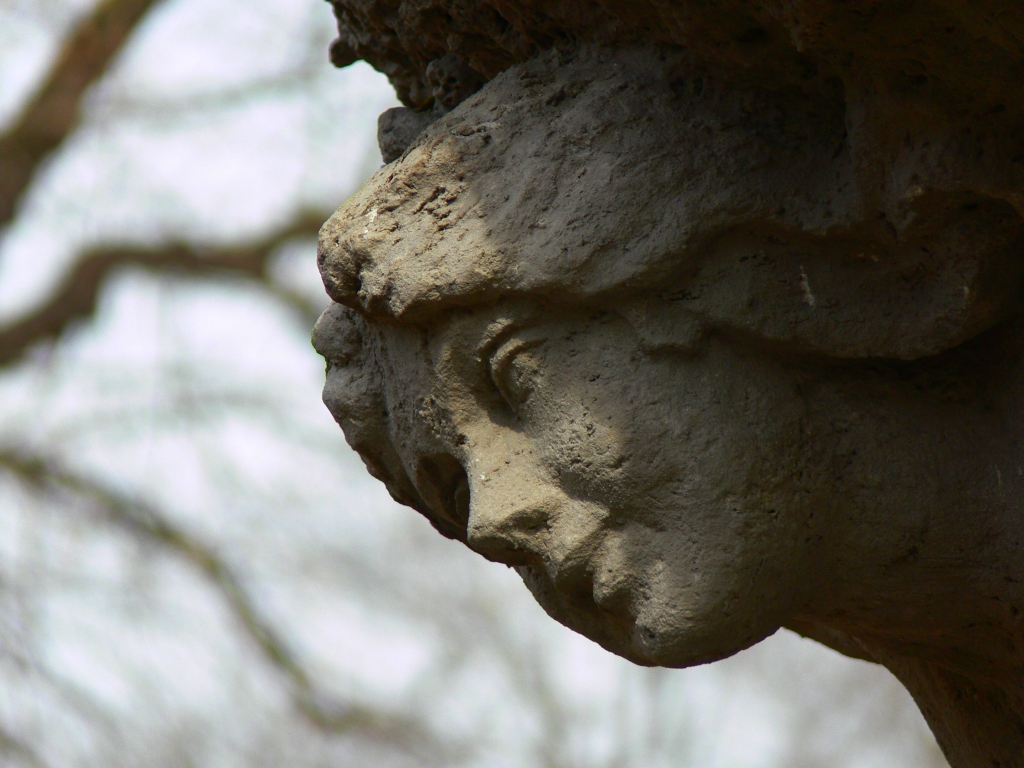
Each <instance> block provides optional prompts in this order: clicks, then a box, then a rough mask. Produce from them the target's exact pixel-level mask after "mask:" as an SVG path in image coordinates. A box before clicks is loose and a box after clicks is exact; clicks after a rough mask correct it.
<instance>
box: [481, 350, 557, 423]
mask: <svg viewBox="0 0 1024 768" xmlns="http://www.w3.org/2000/svg"><path fill="white" fill-rule="evenodd" d="M545 341H546V339H544V338H536V339H524V338H521V337H515V338H513V339H510V340H509V341H506V342H505V343H504V344H502V345H501V346H500V347H498V349H497V350H496V351H495V352H494V354H493V355H492V356H491V359H490V365H489V368H490V374H491V381H493V382H494V386H495V388H496V389H497V390H498V392H499V393H500V394H501V396H502V398H503V399H504V400H505V402H506V403H507V404H508V406H509V408H511V409H512V411H513V413H516V414H517V415H519V409H520V407H521V406H522V405H523V404H524V403H526V401H527V400H528V399H529V397H530V394H531V393H532V392H533V384H534V381H535V379H536V376H537V373H538V368H539V366H538V361H537V358H536V356H535V355H533V354H530V352H531V350H535V349H536V348H537V347H540V346H541V345H543V344H544V342H545Z"/></svg>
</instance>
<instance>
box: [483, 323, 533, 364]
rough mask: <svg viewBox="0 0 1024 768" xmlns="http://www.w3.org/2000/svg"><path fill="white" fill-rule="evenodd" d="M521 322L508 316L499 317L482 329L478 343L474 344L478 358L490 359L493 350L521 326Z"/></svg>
mask: <svg viewBox="0 0 1024 768" xmlns="http://www.w3.org/2000/svg"><path fill="white" fill-rule="evenodd" d="M521 327H522V326H521V323H518V322H516V321H515V320H513V319H512V318H509V317H499V318H497V319H496V320H494V322H492V323H491V324H490V325H488V326H487V330H485V331H484V333H483V336H482V337H481V339H480V343H479V344H477V345H476V354H477V357H478V358H479V359H480V360H490V359H491V356H492V355H493V354H494V353H495V351H496V350H497V349H498V348H499V347H500V346H501V345H502V344H504V343H505V342H506V341H507V340H508V337H509V336H511V335H512V334H513V333H515V332H516V331H518V330H519V329H520V328H521Z"/></svg>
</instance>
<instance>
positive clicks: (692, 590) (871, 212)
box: [314, 47, 1024, 699]
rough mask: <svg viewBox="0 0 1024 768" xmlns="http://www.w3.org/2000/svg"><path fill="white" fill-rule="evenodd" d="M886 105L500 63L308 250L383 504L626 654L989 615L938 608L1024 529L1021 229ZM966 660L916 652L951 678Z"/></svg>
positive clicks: (995, 616) (321, 337) (710, 80)
mask: <svg viewBox="0 0 1024 768" xmlns="http://www.w3.org/2000/svg"><path fill="white" fill-rule="evenodd" d="M876 106H877V105H876ZM879 110H881V107H879V108H878V109H868V108H867V107H865V108H864V109H862V110H860V112H859V113H858V114H851V110H850V105H849V100H848V99H847V97H846V95H845V94H843V93H842V92H841V86H840V85H837V84H835V83H829V82H824V83H819V84H817V85H816V86H815V87H814V88H800V87H780V88H779V89H778V90H774V91H772V90H767V89H763V88H761V89H758V90H756V91H748V90H744V89H743V88H742V87H738V86H735V85H730V84H727V83H724V82H721V81H720V80H718V79H716V77H715V76H714V74H713V73H710V72H708V71H704V70H702V69H701V68H700V67H698V66H696V65H695V64H693V63H692V62H690V61H689V60H688V59H687V57H686V55H685V54H684V53H681V52H679V51H670V50H667V49H666V50H661V49H657V48H653V47H647V48H644V49H629V50H624V51H618V52H609V51H607V50H601V49H591V48H586V47H583V48H576V49H572V50H554V51H550V52H548V53H545V54H542V55H540V56H538V57H537V58H535V59H533V60H531V61H529V62H527V63H526V64H522V65H517V66H514V67H512V68H510V69H508V70H507V71H505V72H504V73H503V74H501V75H499V76H498V77H497V78H495V79H494V80H492V81H491V82H490V83H489V84H488V85H486V86H485V87H484V88H483V89H482V90H481V91H479V92H478V93H476V94H475V95H474V96H472V97H470V98H469V99H467V100H466V101H464V102H462V104H461V105H459V106H458V107H457V108H456V109H454V111H452V112H450V113H449V114H447V115H445V116H444V117H442V118H440V119H439V120H437V121H436V122H435V123H433V124H432V125H431V126H430V127H429V128H428V129H427V130H426V131H425V132H424V133H423V134H421V135H420V136H419V137H418V139H417V140H416V141H415V142H414V143H413V145H412V146H411V147H409V148H408V149H407V150H406V151H405V152H404V154H403V155H402V156H401V157H399V159H398V160H396V161H395V162H394V163H391V164H389V165H387V166H385V167H384V168H383V169H382V170H380V171H379V172H378V173H377V174H376V175H375V176H374V177H373V178H372V179H371V180H370V181H369V182H368V183H367V185H366V186H365V187H364V188H363V189H362V190H361V191H360V192H359V193H358V194H357V195H355V196H354V197H353V198H352V199H350V200H349V201H348V202H347V203H346V204H345V205H344V206H342V208H341V209H340V210H339V211H338V212H337V213H336V214H335V215H334V216H333V217H332V218H331V219H330V220H329V221H328V222H327V223H326V224H325V225H324V227H323V229H322V230H321V234H320V267H321V272H322V274H323V278H324V283H325V285H326V287H327V290H328V292H329V294H330V295H331V298H332V299H333V300H334V301H335V302H336V303H335V304H334V305H333V306H332V307H331V308H330V309H328V310H327V312H326V313H325V314H324V316H323V317H322V318H321V320H320V322H319V323H318V325H317V328H316V331H315V332H314V343H315V345H316V347H317V349H318V350H319V351H320V352H321V354H323V356H324V357H325V358H326V359H327V361H328V374H327V384H326V387H325V390H324V400H325V402H326V403H327V405H328V407H329V408H330V409H331V412H332V413H333V414H334V416H335V418H336V419H337V420H338V422H339V423H340V424H341V425H342V427H343V428H344V430H345V434H346V437H347V439H348V441H349V442H350V444H351V445H352V446H353V447H354V448H355V449H356V450H357V451H358V452H359V453H360V455H361V456H362V457H363V460H364V461H365V462H366V465H367V467H368V468H369V470H370V472H371V473H372V474H373V475H374V476H376V477H378V478H379V479H381V480H382V481H383V482H384V483H386V485H387V487H388V489H389V490H390V492H391V494H392V495H393V496H394V498H395V499H397V500H398V501H400V502H402V503H404V504H408V505H409V506H412V507H414V508H416V509H417V510H419V511H420V512H421V513H423V514H424V515H426V516H427V517H428V518H429V519H430V521H431V522H432V523H433V524H434V526H435V527H436V528H437V529H438V530H439V531H440V532H441V533H443V534H445V535H446V536H449V537H452V538H456V539H459V540H461V541H463V542H465V543H466V544H468V546H469V547H471V548H472V549H474V550H475V551H477V552H479V553H480V554H482V555H484V556H485V557H487V558H489V559H492V560H496V561H499V562H503V563H507V564H509V565H511V566H513V567H515V568H516V569H517V570H518V571H519V573H520V574H521V575H522V577H523V579H524V581H525V582H526V584H527V586H528V587H529V588H530V590H531V591H532V592H533V594H534V595H535V596H536V598H537V600H538V601H539V602H540V603H541V605H542V606H544V608H545V609H546V610H547V611H548V613H550V614H551V615H552V616H553V617H554V618H556V619H557V620H559V621H561V622H563V623H565V624H567V625H568V626H570V627H572V628H573V629H576V630H577V631H579V632H581V633H583V634H585V635H587V636H588V637H590V638H592V639H594V640H595V641H597V642H598V643H600V644H602V645H603V646H604V647H606V648H608V649H609V650H611V651H613V652H615V653H618V654H620V655H623V656H625V657H627V658H629V659H632V660H634V661H636V662H638V663H642V664H658V665H668V666H683V665H690V664H696V663H702V662H707V661H711V660H714V659H718V658H721V657H724V656H727V655H729V654H732V653H735V652H736V651H738V650H740V649H742V648H745V647H747V646H749V645H751V644H753V643H755V642H757V641H759V640H761V639H762V638H764V637H766V636H767V635H769V634H771V633H773V632H775V631H776V630H777V629H778V628H779V627H780V626H783V625H785V626H790V627H793V628H797V629H799V630H800V631H803V632H805V633H806V634H809V635H811V636H814V637H817V638H819V639H822V640H823V641H825V642H827V643H829V644H830V645H832V646H833V647H837V648H840V649H841V650H843V651H844V652H847V653H851V654H852V655H857V656H861V657H868V658H874V659H877V660H880V661H885V662H886V663H889V665H890V667H891V668H894V669H895V668H897V667H899V663H897V662H896V661H893V659H894V658H896V657H899V658H903V657H902V656H901V654H902V653H903V650H905V648H904V646H905V645H906V643H911V644H913V643H914V642H923V641H919V640H915V639H914V637H913V635H914V633H915V632H917V631H918V629H919V630H920V631H921V632H928V631H931V630H932V629H933V628H934V627H935V626H939V625H941V626H946V624H948V623H949V622H950V621H952V622H953V623H956V622H961V623H966V622H968V621H969V620H976V618H977V617H975V619H969V618H968V617H969V616H974V614H975V612H976V611H975V607H971V608H967V607H964V606H956V607H950V606H949V605H948V604H947V605H946V606H945V607H946V610H947V611H948V615H947V616H945V617H943V618H942V619H939V618H938V615H937V614H936V601H946V600H948V599H950V596H951V595H954V594H955V593H956V589H953V590H952V591H950V587H949V583H948V582H949V580H950V579H951V578H954V574H953V572H951V571H942V568H943V567H947V568H948V567H950V565H951V563H952V560H950V558H954V559H955V557H956V552H957V551H959V552H961V553H963V552H965V551H968V550H971V551H974V550H973V549H972V548H975V547H977V546H982V544H980V543H979V542H982V541H984V540H985V535H986V534H985V531H984V530H982V529H985V530H988V532H989V533H990V534H993V532H994V531H996V530H997V529H998V530H999V531H1000V532H1001V533H1000V535H1003V534H1005V533H1006V532H1007V531H1011V533H1019V532H1020V523H1019V521H1018V522H1017V523H1016V526H1017V527H1016V529H1014V524H1013V523H1007V522H1006V520H1005V519H1004V518H1003V517H1000V515H1002V514H1003V512H998V513H997V512H996V511H994V510H1004V511H1005V510H1006V509H1013V510H1016V508H1017V502H1016V498H1017V496H1016V494H1018V493H1019V491H1020V490H1021V482H1020V474H1021V470H1020V468H1019V463H1020V462H1019V455H1018V454H1019V449H1018V448H1017V447H1015V446H1016V445H1017V444H1016V443H1014V442H1013V439H1012V437H1009V436H1008V434H1009V433H1008V432H1007V428H1006V425H1007V421H1006V415H1007V414H1008V413H1010V412H1011V411H1012V412H1013V413H1014V414H1019V408H1017V406H1016V405H1015V403H1016V402H1017V401H1018V400H1019V398H1017V397H1016V395H1017V394H1019V391H1020V387H1019V382H1020V376H1019V370H1018V368H1019V366H1018V365H1017V362H1016V361H1017V360H1018V359H1019V354H1018V351H1017V350H1018V349H1019V342H1017V341H1016V339H1017V338H1018V337H1019V335H1020V334H1019V333H1017V331H1015V330H1014V329H1015V328H1017V326H1016V325H1014V324H1015V323H1016V321H1015V320H1010V321H1007V318H1010V317H1012V316H1013V314H1014V313H1015V311H1016V309H1017V307H1018V296H1019V289H1020V282H1021V258H1020V256H1021V253H1020V251H1021V240H1020V238H1021V235H1022V233H1024V226H1022V221H1021V217H1020V214H1019V213H1018V210H1017V209H1016V208H1015V202H1016V200H1015V198H1014V197H1013V195H1012V194H1011V193H1010V192H1006V191H1005V190H1002V191H1001V189H1000V187H999V183H998V179H996V180H995V181H993V179H992V177H991V175H989V176H986V175H985V172H984V171H983V170H978V166H977V163H976V162H975V159H976V158H974V156H973V154H972V152H973V150H972V145H971V143H970V140H969V139H966V138H964V137H962V136H959V137H958V135H957V134H956V133H955V132H949V131H947V132H946V133H944V134H942V135H941V136H938V135H937V134H936V135H932V134H928V133H927V132H922V133H919V134H917V135H916V136H915V137H914V138H913V140H910V141H907V142H903V141H902V140H901V141H898V142H895V143H892V142H888V143H887V141H882V140H881V139H878V136H879V135H880V134H879V130H880V129H879V127H878V126H879V124H880V123H879V120H881V122H882V123H884V119H882V118H878V114H879ZM882 111H883V112H884V110H882ZM872 137H874V138H872ZM869 139H871V140H869ZM875 139H878V140H875ZM940 140H941V147H940V148H936V145H935V143H936V142H938V141H940ZM937 157H938V158H939V159H937ZM1004 321H1006V322H1004ZM990 329H994V330H990ZM993 414H999V415H998V416H993ZM1010 431H1012V430H1010ZM993 466H997V467H999V468H1000V469H999V472H1000V474H999V479H998V483H997V482H996V479H995V478H996V475H995V474H993V470H992V467H993ZM979 473H981V474H982V475H984V480H983V481H979V479H978V478H979ZM966 518H970V519H972V520H974V521H979V520H985V521H988V523H985V524H983V525H981V527H980V528H979V527H977V526H975V525H974V524H973V523H972V524H964V523H963V521H964V519H966ZM1015 519H1016V518H1015ZM958 521H959V522H958ZM989 523H991V525H989ZM986 525H987V526H988V528H986ZM993 535H994V534H993ZM994 541H995V540H994V539H992V538H991V537H990V539H989V544H986V545H984V546H988V547H989V549H988V550H986V551H987V552H988V553H989V555H990V556H991V557H992V558H999V559H1000V562H1005V561H1006V560H1007V559H1012V554H1011V552H1012V546H1011V545H1009V544H1008V543H1007V542H1006V541H1003V542H1002V543H998V544H997V543H993V542H994ZM1008 547H1009V548H1008ZM1001 567H1002V566H1001ZM936 569H938V570H936ZM954 570H955V569H954ZM1014 573H1016V571H1015V572H1014ZM937 574H939V575H937ZM972 578H973V577H972ZM1012 578H1016V577H1015V576H1013V577H1012ZM996 581H998V579H996ZM993 583H995V582H993ZM1000 583H1002V584H1003V587H999V588H998V589H999V590H1002V591H998V590H997V591H998V595H997V597H996V599H997V600H999V599H1002V600H1004V601H1006V603H1005V605H1003V606H1000V607H993V606H987V607H986V608H985V609H984V610H982V611H981V613H983V614H985V616H988V617H989V619H990V620H991V621H998V622H1002V621H1003V620H1004V619H1005V620H1007V621H1009V618H1008V617H1009V616H1010V614H1009V613H1007V611H1008V610H1009V609H1008V608H1007V607H1006V606H1008V605H1009V604H1010V603H1012V602H1013V601H1015V600H1016V601H1019V597H1020V596H1019V594H1017V592H1016V591H1013V589H1011V588H1010V587H1008V586H1006V585H1007V584H1008V583H1009V582H1000ZM992 589H993V590H996V587H993V588H992ZM1007 590H1010V591H1009V592H1008V591H1007ZM968 591H969V590H968ZM966 594H967V592H964V593H962V594H961V597H963V598H964V599H967V598H966V597H965V595H966ZM972 594H973V593H972ZM993 605H994V604H993ZM913 606H917V608H916V609H915V608H914V607H913ZM989 608H991V610H990V611H989ZM915 610H916V611H917V613H914V611H915ZM915 628H916V629H915ZM943 631H944V630H943ZM1007 631H1010V630H1007ZM953 634H955V633H953ZM952 637H953V636H952V635H950V638H951V639H950V642H949V643H947V644H945V645H943V644H942V643H939V644H938V645H937V647H936V648H935V649H933V650H930V651H928V653H926V654H924V656H926V657H928V659H929V663H932V662H935V663H939V664H940V665H945V666H944V667H943V668H944V669H946V668H949V669H954V668H955V669H956V670H957V674H962V673H965V670H966V669H973V667H970V664H968V665H967V667H965V666H964V663H963V659H962V658H961V656H958V655H957V654H959V653H960V651H959V650H957V649H958V648H961V647H962V642H961V640H960V639H956V640H954V639H952ZM901 644H902V645H901ZM901 649H903V650H901ZM1007 654H1008V655H1007ZM1007 654H1004V655H1003V656H1002V657H1000V658H1002V659H1003V661H1004V662H1006V663H1019V662H1014V661H1012V660H1013V659H1018V656H1019V651H1013V652H1007ZM1000 663H1002V662H1000ZM904 668H905V667H900V669H904ZM907 669H909V668H907ZM897 672H898V674H899V671H898V670H897ZM922 674H923V673H921V674H918V673H917V672H906V673H905V674H902V675H901V676H902V677H903V678H904V680H905V682H908V685H910V686H911V688H912V691H914V693H915V695H918V696H919V699H920V698H921V697H925V696H926V694H925V693H922V692H921V691H922V690H923V688H922V686H924V687H927V685H926V684H925V683H920V682H919V680H920V679H923V678H922ZM929 679H930V678H929ZM915 681H917V682H915ZM915 686H916V688H915Z"/></svg>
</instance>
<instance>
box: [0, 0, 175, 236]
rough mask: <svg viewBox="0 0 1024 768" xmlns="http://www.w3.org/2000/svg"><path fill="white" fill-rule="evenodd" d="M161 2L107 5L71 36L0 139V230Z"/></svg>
mask: <svg viewBox="0 0 1024 768" xmlns="http://www.w3.org/2000/svg"><path fill="white" fill-rule="evenodd" d="M157 2H159V0H102V2H100V3H99V5H97V6H96V8H95V9H94V10H93V12H92V13H91V14H89V15H88V16H87V17H85V18H84V19H82V21H80V22H79V23H78V25H77V26H76V27H75V29H74V30H73V31H72V32H71V35H70V36H69V37H68V39H67V41H66V42H65V43H64V46H63V48H62V50H61V52H60V55H59V56H58V57H57V59H56V61H55V62H54V64H53V66H52V68H51V69H50V73H49V75H48V76H47V78H46V81H45V82H44V83H43V85H42V86H41V87H40V88H39V90H38V92H37V93H36V95H35V97H34V98H33V99H32V100H31V101H30V102H29V103H28V104H27V105H26V107H25V108H24V109H23V110H22V112H21V114H20V115H19V117H18V119H17V120H16V121H15V122H14V124H13V125H12V126H11V127H10V128H9V129H8V130H7V131H5V132H4V133H3V134H0V226H3V225H4V224H6V223H8V222H9V221H10V220H11V219H12V218H13V216H14V210H15V206H16V205H17V202H18V200H19V199H20V198H21V195H22V194H23V193H24V191H25V190H26V189H27V188H28V186H29V184H30V183H31V181H32V177H33V175H34V174H35V172H36V170H37V169H38V168H39V166H40V164H41V163H42V162H43V160H44V159H45V158H46V157H47V156H48V155H49V154H51V153H52V152H53V151H54V150H55V149H57V148H58V147H59V146H60V145H61V144H62V143H63V142H64V140H65V139H66V138H67V136H68V135H69V134H70V133H71V131H72V130H73V129H74V127H75V125H76V124H77V123H78V117H79V109H80V107H81V103H82V96H83V95H84V94H85V92H86V90H88V88H89V86H90V85H92V84H93V83H94V82H96V81H97V80H98V79H99V78H100V77H101V76H102V75H103V73H104V72H106V70H107V68H108V66H109V65H110V62H111V61H112V60H113V59H114V57H115V56H116V54H117V53H118V51H120V50H121V48H122V47H123V46H124V43H125V41H126V40H127V39H128V37H129V35H130V34H131V33H132V31H133V30H134V29H135V27H136V26H137V25H138V23H139V21H141V20H142V18H143V16H145V14H146V12H147V11H148V10H149V9H150V8H151V7H152V6H153V5H155V4H156V3H157Z"/></svg>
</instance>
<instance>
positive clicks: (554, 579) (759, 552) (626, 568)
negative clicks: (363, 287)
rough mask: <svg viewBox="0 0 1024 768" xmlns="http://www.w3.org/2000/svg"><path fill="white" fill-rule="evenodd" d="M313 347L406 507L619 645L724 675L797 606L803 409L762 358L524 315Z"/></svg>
mask: <svg viewBox="0 0 1024 768" xmlns="http://www.w3.org/2000/svg"><path fill="white" fill-rule="evenodd" d="M343 339H348V343H349V344H350V345H354V346H353V348H352V349H351V350H350V351H345V350H344V349H342V348H341V346H343V344H342V341H341V340H343ZM314 341H315V343H316V345H317V347H318V349H319V350H320V351H321V353H322V354H324V356H325V357H327V358H328V360H329V366H328V379H327V385H326V388H325V393H324V399H325V402H326V403H327V405H328V407H329V408H330V409H331V412H332V413H333V414H334V416H335V418H336V419H337V420H338V421H339V423H341V425H342V426H343V427H344V428H345V431H346V434H347V436H348V438H349V441H350V442H352V443H353V445H354V446H355V447H356V448H357V450H360V452H361V453H362V454H363V456H364V458H366V459H367V463H368V464H369V465H370V467H371V470H373V471H375V474H377V475H378V476H380V477H382V479H384V480H385V482H387V483H388V485H389V487H391V489H392V492H393V493H395V495H396V497H398V498H400V499H401V500H403V501H406V502H407V503H413V505H414V506H417V507H419V508H420V509H421V511H423V512H424V513H425V514H427V515H428V517H430V518H431V519H432V520H433V521H434V522H435V525H437V527H438V528H439V529H441V530H442V531H445V532H447V533H449V535H454V536H456V537H458V538H461V539H462V540H463V541H465V543H466V544H468V545H469V546H470V547H471V548H472V549H474V550H475V551H477V552H479V553H480V554H482V555H484V556H485V557H487V558H489V559H491V560H495V561H498V562H502V563H506V564H508V565H510V566H513V567H515V568H516V569H517V570H518V571H519V573H520V574H521V575H522V577H523V579H524V581H525V582H526V584H527V585H528V586H529V588H530V589H531V591H532V592H533V594H534V595H535V596H536V598H537V599H538V601H539V602H540V603H541V605H542V606H543V607H544V608H545V609H546V610H547V611H548V612H549V613H550V614H551V615H552V616H553V617H554V618H556V619H558V620H559V621H561V622H563V623H565V624H567V625H568V626H570V627H572V628H573V629H576V630H577V631H579V632H581V633H583V634H585V635H587V636H589V637H590V638H592V639H593V640H595V641H597V642H599V643H600V644H602V645H603V646H605V647H606V648H608V649H610V650H612V651H614V652H616V653H619V654H621V655H623V656H626V657H628V658H630V659H632V660H634V661H637V662H639V663H645V664H661V665H673V666H675V665H688V664H694V663H700V662H705V661H710V660H713V659H716V658H720V657H722V656H726V655H729V654H731V653H734V652H735V651H737V650H740V649H741V648H743V647H746V646H748V645H751V644H753V643H755V642H757V641H759V640H760V639H762V638H763V637H765V636H766V635H768V634H770V633H772V632H774V631H775V630H776V629H777V628H778V627H779V626H780V625H781V623H782V622H783V621H784V619H785V616H786V615H787V614H788V613H789V612H791V611H792V608H793V605H794V601H798V600H799V596H800V594H801V589H800V584H801V582H802V558H803V554H802V552H803V546H804V540H805V539H806V538H807V536H806V535H805V534H806V530H805V529H806V528H807V520H806V514H805V510H804V507H805V506H806V502H805V501H803V500H802V497H803V495H804V494H802V493H801V489H800V488H798V487H796V486H794V484H793V477H794V476H795V474H799V472H798V470H797V471H796V473H794V466H795V465H794V464H793V462H794V461H795V459H794V458H793V457H791V456H789V454H788V451H789V450H790V448H788V446H793V445H795V444H797V443H798V442H799V441H798V440H797V439H796V438H797V435H798V433H799V431H800V429H801V423H802V419H803V409H802V406H801V401H800V399H799V397H797V395H796V393H795V391H794V385H793V383H792V382H791V381H789V380H788V379H786V377H785V376H784V375H782V374H780V373H779V372H778V371H777V370H776V369H775V368H773V367H772V366H771V365H770V364H768V363H767V362H766V361H764V360H762V359H759V358H758V357H757V356H756V355H741V354H738V353H737V352H735V351H733V350H732V349H731V348H730V347H728V346H726V345H724V344H722V343H719V342H716V341H715V340H714V339H710V340H707V341H706V342H705V343H703V344H702V345H701V347H700V349H696V350H692V351H689V352H687V353H685V354H682V353H673V354H669V353H664V352H661V353H658V352H650V351H648V350H646V349H645V348H644V346H643V345H642V344H641V342H640V339H639V338H638V336H637V334H636V333H635V332H634V330H633V328H632V326H631V325H630V324H629V323H627V322H626V321H625V320H624V319H623V317H621V316H620V315H618V314H616V313H613V312H593V311H586V310H578V311H557V310H555V309H553V308H551V307H545V308H543V309H539V310H538V308H537V307H530V306H515V305H507V306H499V307H494V308H488V309H482V310H478V311H472V312H468V311H458V312H452V313H446V314H444V315H442V316H441V317H440V318H438V319H437V320H436V321H435V322H433V323H432V324H430V325H429V326H427V327H422V328H414V327H410V326H402V325H397V324H390V325H380V326H371V325H369V324H367V323H366V322H365V321H363V320H362V318H360V317H359V316H357V315H355V314H354V313H352V312H350V311H346V310H340V308H337V310H335V311H329V312H328V313H326V314H325V317H324V318H323V319H322V320H321V323H320V324H319V325H318V328H317V331H316V333H315V335H314ZM388 456H391V457H393V458H392V459H391V460H390V461H388V460H387V458H386V457H388ZM399 474H404V477H399V476H398V475H399ZM412 495H415V497H416V498H415V499H411V498H410V496H412Z"/></svg>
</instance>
